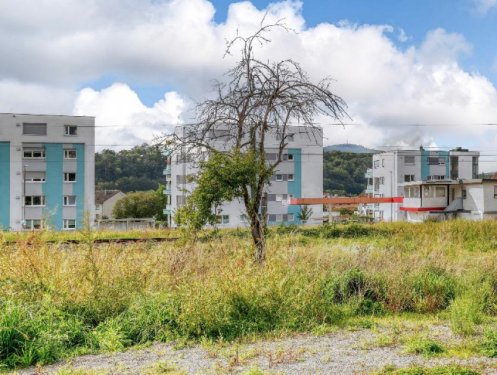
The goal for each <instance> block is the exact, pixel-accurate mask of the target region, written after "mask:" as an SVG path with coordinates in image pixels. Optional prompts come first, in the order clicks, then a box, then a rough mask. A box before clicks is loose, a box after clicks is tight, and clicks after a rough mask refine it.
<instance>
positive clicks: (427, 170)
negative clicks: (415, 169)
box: [421, 150, 430, 181]
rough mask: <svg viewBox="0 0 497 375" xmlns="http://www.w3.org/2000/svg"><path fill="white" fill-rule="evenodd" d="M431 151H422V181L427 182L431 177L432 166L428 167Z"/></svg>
mask: <svg viewBox="0 0 497 375" xmlns="http://www.w3.org/2000/svg"><path fill="white" fill-rule="evenodd" d="M429 155H430V152H429V151H426V150H421V180H422V181H426V180H427V179H428V176H429V175H430V166H429V165H428V156H429Z"/></svg>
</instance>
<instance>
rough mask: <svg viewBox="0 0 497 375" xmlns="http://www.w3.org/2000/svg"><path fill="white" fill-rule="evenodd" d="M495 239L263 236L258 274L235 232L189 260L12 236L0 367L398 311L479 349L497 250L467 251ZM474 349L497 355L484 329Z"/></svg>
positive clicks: (359, 233)
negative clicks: (469, 338)
mask: <svg viewBox="0 0 497 375" xmlns="http://www.w3.org/2000/svg"><path fill="white" fill-rule="evenodd" d="M464 227H466V228H467V230H468V231H469V232H472V233H473V234H474V235H478V236H479V237H478V239H475V238H472V237H469V236H466V235H465V234H464V231H463V228H464ZM496 232H497V222H494V221H492V222H482V223H471V222H467V223H458V222H446V223H428V224H421V225H414V226H413V225H408V224H403V223H399V224H380V225H336V226H333V227H332V226H322V227H315V228H314V227H313V228H296V227H293V228H290V229H288V228H272V229H270V234H271V235H270V236H269V237H268V249H269V252H268V258H267V262H266V264H265V265H264V266H263V267H261V266H259V265H256V264H254V262H253V258H252V254H251V252H250V244H251V243H250V237H249V236H250V234H247V232H242V231H241V230H233V231H231V230H226V231H219V232H218V233H217V234H216V235H215V236H212V237H210V238H206V239H205V240H202V241H199V242H197V243H196V244H194V245H192V246H189V247H187V248H185V247H184V246H183V245H181V244H178V243H174V242H167V243H160V244H151V243H143V242H142V243H139V244H127V245H126V246H123V245H122V244H109V245H106V246H102V247H98V248H97V247H95V248H94V249H93V250H91V246H90V245H91V242H90V241H91V238H89V239H88V240H87V242H83V243H81V244H73V245H71V244H68V245H65V246H67V247H68V251H65V250H64V251H61V248H60V246H59V245H58V244H48V243H46V242H44V241H43V239H46V238H49V239H58V238H59V239H63V238H64V237H57V236H58V235H57V236H56V235H55V234H50V233H40V234H30V235H29V236H27V235H26V234H22V235H21V234H20V235H18V236H17V242H15V243H6V242H0V367H2V366H3V367H7V368H15V367H22V366H27V365H30V364H36V363H49V362H53V361H56V360H58V359H61V358H64V357H67V356H70V355H71V354H74V353H81V352H89V351H95V350H102V351H114V350H121V349H122V348H126V347H129V346H131V345H135V344H144V343H147V342H152V341H156V340H159V341H172V340H179V341H181V342H184V341H189V340H194V341H202V340H217V339H219V340H232V339H236V338H239V337H243V336H244V335H247V336H252V335H253V334H265V333H267V332H274V331H284V332H289V331H295V332H313V331H321V332H322V331H325V330H326V329H328V328H330V327H331V328H334V327H336V326H340V325H343V324H347V323H350V324H354V327H357V326H360V327H366V328H372V327H374V325H375V324H377V320H376V319H377V318H376V317H375V316H377V315H380V314H381V315H385V316H386V317H385V318H387V317H389V316H390V317H392V318H394V319H397V318H398V316H397V314H398V313H399V312H403V311H407V312H415V313H418V314H429V316H432V315H431V314H438V315H436V319H445V318H448V319H450V321H443V324H447V323H450V325H451V326H452V328H453V329H454V331H455V332H457V333H465V332H468V333H469V332H471V331H472V330H474V335H475V338H474V340H479V339H480V338H479V337H478V336H477V335H479V332H480V329H476V328H475V327H474V326H476V325H477V324H486V323H487V322H493V320H494V317H493V315H494V314H495V296H493V294H494V286H493V285H494V282H493V280H494V278H495V266H496V264H497V263H496V261H495V250H493V251H490V250H488V249H487V248H485V249H484V250H478V249H479V247H478V246H476V245H475V243H476V242H475V241H481V243H482V244H483V243H485V242H487V241H489V240H491V239H492V238H493V237H494V236H495V233H496ZM171 233H172V234H171V236H174V235H175V232H171ZM435 234H436V236H435ZM72 235H73V236H77V235H80V236H82V237H80V238H83V239H85V237H83V234H81V233H73V234H72ZM97 235H99V234H96V235H95V237H97ZM106 235H108V234H106ZM455 238H458V240H457V241H454V239H455ZM434 239H436V241H435V240H434ZM385 318H382V319H385ZM465 319H469V320H471V324H470V325H469V326H466V325H465V324H466V323H465ZM357 322H360V324H359V325H358V324H357ZM480 322H481V323H480ZM468 327H469V328H468ZM411 341H412V342H411V343H410V344H408V346H409V347H410V348H411V349H410V350H413V351H414V352H419V353H421V354H425V355H432V354H433V353H436V352H437V351H439V349H440V348H437V345H438V347H441V346H440V344H438V343H436V342H435V343H433V342H432V341H430V340H426V339H423V338H421V339H415V340H411ZM433 344H435V345H433ZM442 349H443V347H442ZM481 349H482V352H483V353H484V354H485V355H487V356H490V357H495V356H497V354H496V353H497V333H495V331H492V330H487V331H486V333H485V337H482V346H481ZM399 371H400V370H399ZM412 371H414V370H412ZM420 371H425V370H424V369H423V370H420ZM426 371H428V370H426ZM454 371H456V370H454ZM420 373H430V372H420ZM439 373H441V374H442V373H444V372H439ZM445 373H448V374H449V373H450V372H445ZM453 373H455V374H457V373H458V372H453ZM460 373H463V372H460Z"/></svg>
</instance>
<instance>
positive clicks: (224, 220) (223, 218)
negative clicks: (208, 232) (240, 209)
mask: <svg viewBox="0 0 497 375" xmlns="http://www.w3.org/2000/svg"><path fill="white" fill-rule="evenodd" d="M216 223H217V224H229V223H230V215H217V216H216Z"/></svg>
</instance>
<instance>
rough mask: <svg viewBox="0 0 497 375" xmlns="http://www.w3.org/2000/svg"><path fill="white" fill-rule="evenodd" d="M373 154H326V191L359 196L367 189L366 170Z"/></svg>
mask: <svg viewBox="0 0 497 375" xmlns="http://www.w3.org/2000/svg"><path fill="white" fill-rule="evenodd" d="M371 160H372V159H371V154H355V153H349V152H340V151H331V152H325V153H324V161H323V168H324V181H323V182H324V187H323V188H324V191H326V192H328V193H332V194H339V195H358V194H360V193H362V192H363V191H364V190H365V189H366V182H367V181H366V178H365V177H364V175H365V174H366V170H367V169H368V168H371Z"/></svg>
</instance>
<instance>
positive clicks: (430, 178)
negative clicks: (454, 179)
mask: <svg viewBox="0 0 497 375" xmlns="http://www.w3.org/2000/svg"><path fill="white" fill-rule="evenodd" d="M427 180H428V181H440V180H445V175H443V174H440V175H439V174H434V175H431V176H428V177H427Z"/></svg>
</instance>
